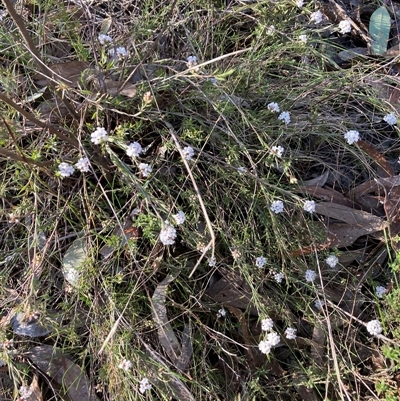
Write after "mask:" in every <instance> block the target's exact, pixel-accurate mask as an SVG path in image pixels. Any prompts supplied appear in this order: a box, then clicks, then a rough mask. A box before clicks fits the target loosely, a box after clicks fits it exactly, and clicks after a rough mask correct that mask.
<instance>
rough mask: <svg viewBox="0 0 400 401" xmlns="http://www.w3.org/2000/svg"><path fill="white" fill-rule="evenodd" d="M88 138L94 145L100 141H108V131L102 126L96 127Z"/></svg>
mask: <svg viewBox="0 0 400 401" xmlns="http://www.w3.org/2000/svg"><path fill="white" fill-rule="evenodd" d="M90 140H91V141H92V142H93V143H94V144H95V145H100V144H101V143H102V142H106V141H108V133H107V131H106V130H105V129H104V128H101V127H97V128H96V131H94V132H93V133H92V134H91V135H90Z"/></svg>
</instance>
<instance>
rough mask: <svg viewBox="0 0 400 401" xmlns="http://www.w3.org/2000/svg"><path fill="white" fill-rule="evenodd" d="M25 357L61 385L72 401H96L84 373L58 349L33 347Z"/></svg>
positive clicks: (43, 346)
mask: <svg viewBox="0 0 400 401" xmlns="http://www.w3.org/2000/svg"><path fill="white" fill-rule="evenodd" d="M26 356H27V357H28V358H29V359H30V360H31V361H32V363H33V364H34V365H35V366H36V367H37V368H38V369H39V370H40V371H41V372H42V373H43V374H44V375H46V376H49V377H51V378H52V379H53V380H54V381H55V382H57V383H58V384H60V385H62V386H63V389H64V391H66V392H67V394H68V396H69V398H70V399H71V400H72V401H98V398H97V397H96V396H95V395H94V393H93V391H92V390H91V387H90V383H89V380H88V378H87V377H86V374H85V372H84V371H83V370H82V369H81V368H80V367H79V366H78V365H76V364H75V363H74V362H72V361H71V360H70V359H69V358H67V357H66V356H65V355H64V354H63V352H62V351H61V350H60V349H58V348H55V347H52V346H50V345H41V346H38V347H33V348H32V349H31V350H29V351H28V352H27V353H26Z"/></svg>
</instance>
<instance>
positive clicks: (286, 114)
mask: <svg viewBox="0 0 400 401" xmlns="http://www.w3.org/2000/svg"><path fill="white" fill-rule="evenodd" d="M278 120H280V121H283V122H284V123H285V124H286V125H288V124H289V123H290V114H289V112H288V111H282V113H281V114H279V117H278Z"/></svg>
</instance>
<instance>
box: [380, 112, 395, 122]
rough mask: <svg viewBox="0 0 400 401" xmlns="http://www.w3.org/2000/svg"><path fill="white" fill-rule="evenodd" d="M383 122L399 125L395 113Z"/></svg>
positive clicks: (388, 115)
mask: <svg viewBox="0 0 400 401" xmlns="http://www.w3.org/2000/svg"><path fill="white" fill-rule="evenodd" d="M383 120H384V121H385V122H386V123H387V124H389V125H395V124H396V123H397V117H396V116H395V115H394V113H389V114H386V116H385V117H383Z"/></svg>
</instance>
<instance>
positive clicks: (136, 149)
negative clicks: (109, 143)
mask: <svg viewBox="0 0 400 401" xmlns="http://www.w3.org/2000/svg"><path fill="white" fill-rule="evenodd" d="M141 153H143V148H142V145H141V144H140V143H138V142H132V143H130V144H129V145H128V147H127V148H126V154H127V155H128V156H129V157H139V155H140V154H141Z"/></svg>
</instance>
